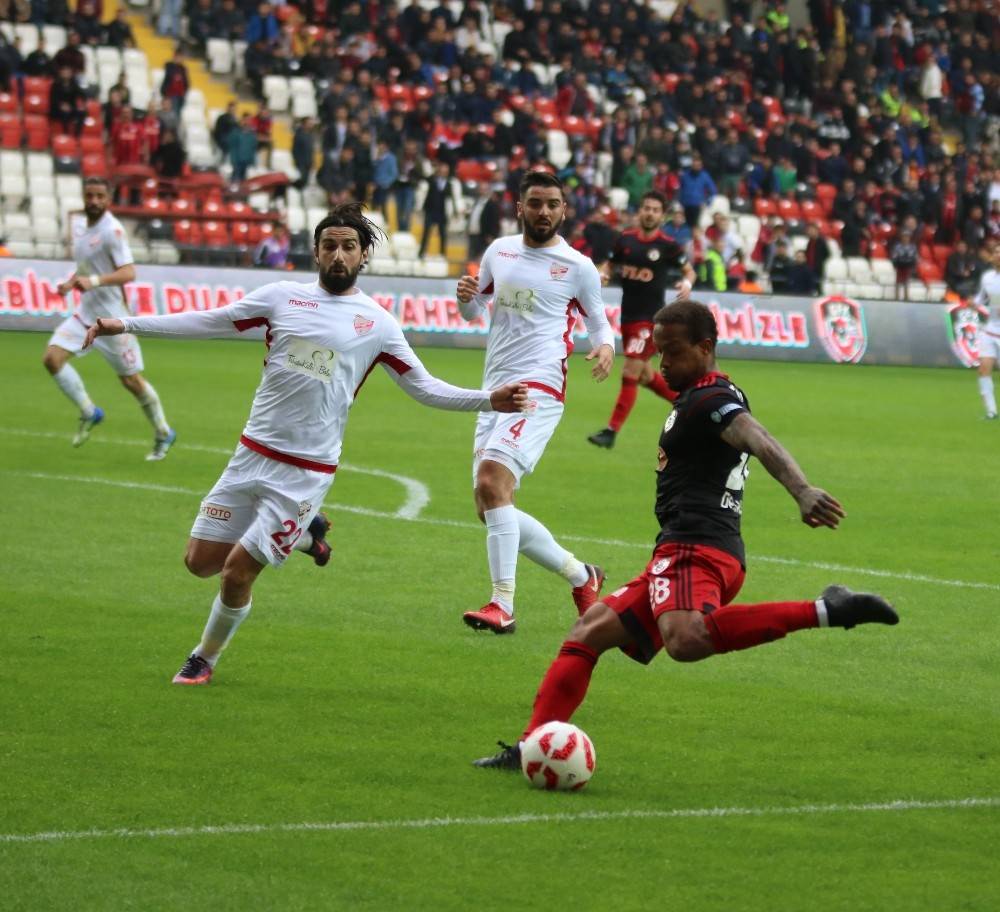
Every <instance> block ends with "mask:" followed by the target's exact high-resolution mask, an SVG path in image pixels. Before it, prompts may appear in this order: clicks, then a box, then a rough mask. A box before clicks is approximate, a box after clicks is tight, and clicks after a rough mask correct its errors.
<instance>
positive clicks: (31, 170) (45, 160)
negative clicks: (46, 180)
mask: <svg viewBox="0 0 1000 912" xmlns="http://www.w3.org/2000/svg"><path fill="white" fill-rule="evenodd" d="M25 163H26V164H27V167H26V168H25V171H26V172H27V174H28V176H29V177H30V176H31V175H32V174H52V173H53V172H54V171H55V168H53V167H52V156H51V155H50V154H49V153H48V152H29V153H28V154H27V156H25Z"/></svg>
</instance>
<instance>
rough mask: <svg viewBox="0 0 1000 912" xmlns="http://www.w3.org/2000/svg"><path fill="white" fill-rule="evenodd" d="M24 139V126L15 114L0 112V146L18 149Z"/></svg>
mask: <svg viewBox="0 0 1000 912" xmlns="http://www.w3.org/2000/svg"><path fill="white" fill-rule="evenodd" d="M23 140H24V128H23V127H22V126H21V120H20V118H19V117H18V116H17V115H16V114H8V113H6V112H4V113H0V146H2V147H3V148H4V149H20V148H21V143H22V141H23Z"/></svg>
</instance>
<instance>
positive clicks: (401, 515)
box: [0, 428, 431, 519]
mask: <svg viewBox="0 0 1000 912" xmlns="http://www.w3.org/2000/svg"><path fill="white" fill-rule="evenodd" d="M0 434H15V435H17V436H19V437H42V438H45V439H47V440H66V439H67V435H66V434H59V433H56V432H55V431H31V430H27V429H25V428H0ZM92 442H93V443H102V444H109V445H111V446H131V447H147V446H149V443H148V441H142V440H130V439H127V438H122V437H105V436H104V435H103V434H102V435H101V436H97V437H94V438H93V440H92ZM180 446H181V447H182V448H184V449H186V450H193V451H194V452H197V453H212V454H216V455H219V456H232V454H233V452H234V451H235V447H230V448H229V449H226V448H225V447H213V446H204V445H203V444H199V443H185V442H183V441H182V442H181V444H180ZM338 468H339V469H341V470H346V471H348V472H357V473H358V474H359V475H373V476H375V477H376V478H388V479H389V480H390V481H394V482H396V483H397V484H398V485H400V486H401V487H402V488H403V490H404V491H406V500H405V501H404V502H403V505H402V506H401V507H400V508H399V509H398V510H396V512H395V513H391V514H388V513H387V514H383V513H381V512H372V511H369V510H365V509H364V508H363V507H357V508H353V509H352V508H348V507H345V508H343V509H346V510H348V511H349V512H352V513H361V514H363V515H372V516H382V515H385V516H388V517H390V518H391V519H417V518H418V517H419V516H420V514H421V513H422V512H423V510H424V507H426V506H427V504H429V503H430V501H431V492H430V489H429V488H428V487H427V485H425V484H424V483H423V482H422V481H417V479H415V478H409V477H408V476H406V475H397V474H396V473H394V472H386V471H384V470H383V469H367V468H363V467H361V466H356V465H352V464H351V463H349V462H342V463H340V465H339V467H338ZM91 480H93V481H95V482H100V481H101V479H91ZM150 490H166V489H163V488H155V487H154V488H151V489H150ZM176 491H177V493H180V494H186V493H188V492H187V491H185V490H184V489H182V488H178V489H176ZM204 493H206V492H200V494H204Z"/></svg>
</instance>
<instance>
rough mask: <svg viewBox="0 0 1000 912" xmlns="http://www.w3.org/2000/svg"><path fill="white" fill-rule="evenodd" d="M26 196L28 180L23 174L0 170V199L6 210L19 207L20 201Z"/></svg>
mask: <svg viewBox="0 0 1000 912" xmlns="http://www.w3.org/2000/svg"><path fill="white" fill-rule="evenodd" d="M27 196H28V181H27V179H26V178H25V176H24V175H23V174H4V173H2V172H0V200H2V201H3V208H4V210H5V211H7V212H14V211H16V210H18V209H20V208H21V203H23V202H24V200H25V198H26V197H27Z"/></svg>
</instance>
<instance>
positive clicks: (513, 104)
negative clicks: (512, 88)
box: [507, 95, 528, 111]
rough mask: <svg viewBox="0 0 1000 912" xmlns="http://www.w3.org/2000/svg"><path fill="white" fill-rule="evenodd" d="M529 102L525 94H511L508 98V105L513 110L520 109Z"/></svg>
mask: <svg viewBox="0 0 1000 912" xmlns="http://www.w3.org/2000/svg"><path fill="white" fill-rule="evenodd" d="M527 103H528V99H527V98H525V97H524V96H523V95H511V96H510V97H509V98H508V99H507V107H508V108H510V109H511V110H512V111H520V110H521V108H523V107H524V106H525V105H526V104H527Z"/></svg>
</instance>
